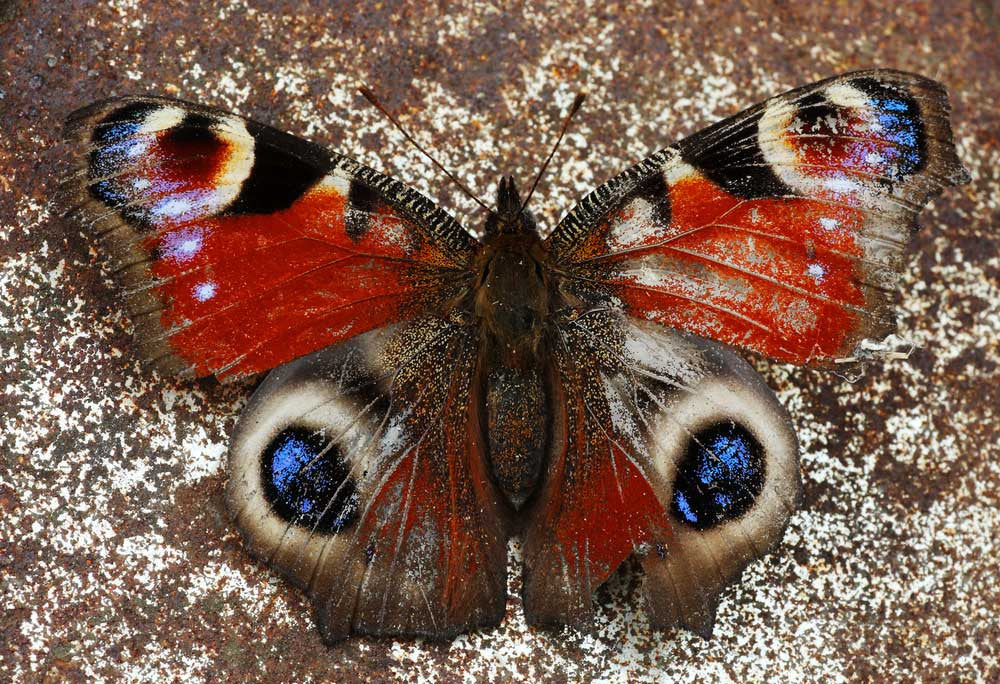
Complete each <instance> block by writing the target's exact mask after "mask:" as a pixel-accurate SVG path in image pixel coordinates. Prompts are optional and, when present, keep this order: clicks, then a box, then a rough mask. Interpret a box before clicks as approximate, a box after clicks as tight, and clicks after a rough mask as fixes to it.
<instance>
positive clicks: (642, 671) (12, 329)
mask: <svg viewBox="0 0 1000 684" xmlns="http://www.w3.org/2000/svg"><path fill="white" fill-rule="evenodd" d="M464 4H465V5H472V6H473V7H471V8H469V9H458V8H457V7H456V8H455V9H454V10H452V9H450V8H449V6H448V5H449V4H448V3H436V7H435V8H434V9H431V8H429V7H428V3H425V2H422V1H417V0H412V1H411V2H403V3H396V2H388V1H377V2H368V3H365V4H364V5H363V7H362V9H357V8H356V7H355V4H354V3H347V2H342V3H333V4H332V5H330V6H327V5H325V4H324V3H320V2H311V3H304V2H284V1H281V0H269V1H267V2H249V1H247V0H231V1H230V2H225V3H220V4H217V5H214V6H210V3H179V2H140V1H139V0H114V1H112V2H89V1H82V0H81V1H75V2H73V3H49V2H27V1H24V2H19V1H16V0H15V1H14V2H0V516H2V517H0V680H3V681H14V682H35V681H63V680H65V681H79V682H93V681H118V680H129V681H149V682H160V681H226V680H230V681H295V682H307V681H327V680H332V681H354V680H361V681H385V680H391V679H394V678H397V677H398V678H403V679H405V680H408V681H442V682H458V681H464V682H475V681H487V680H495V681H501V680H514V681H529V682H533V681H591V680H601V681H614V682H626V681H628V682H636V681H657V682H660V681H674V680H676V681H696V680H698V681H732V682H743V681H775V680H778V681H801V682H817V681H868V680H877V681H894V682H907V681H928V682H930V681H935V682H936V681H959V680H960V681H974V680H977V679H978V680H980V681H993V682H995V681H998V679H1000V664H998V663H1000V653H998V651H1000V645H998V644H1000V622H998V617H997V613H998V610H997V606H998V603H1000V580H998V577H1000V508H998V497H1000V494H998V492H1000V447H998V440H1000V428H998V411H1000V409H998V406H1000V372H998V364H1000V332H998V331H1000V282H998V280H1000V249H998V247H1000V232H998V223H1000V205H998V202H1000V199H998V193H1000V180H998V165H1000V139H998V136H1000V116H998V114H997V111H998V110H997V103H998V102H1000V80H998V76H997V74H998V73H1000V50H998V47H997V46H998V43H1000V17H998V10H997V7H996V3H992V4H991V3H989V2H954V3H953V2H919V3H906V4H900V3H889V2H883V3H869V2H850V3H848V2H839V3H806V2H780V3H775V4H773V5H771V4H765V3H736V2H723V3H718V4H713V3H711V2H698V3H686V2H685V3H680V4H678V5H672V4H669V3H660V2H647V3H643V4H644V5H645V6H642V7H640V6H638V4H636V3H628V4H627V5H625V4H623V5H621V6H616V5H610V4H606V3H593V4H592V5H590V6H589V7H588V6H586V5H574V4H572V3H567V2H564V1H562V0H559V1H554V2H551V3H549V4H547V5H546V4H540V3H539V4H530V5H526V6H520V5H513V4H512V5H511V6H505V5H506V3H504V4H503V6H502V5H501V3H493V2H476V3H464ZM821 6H822V7H826V9H823V10H820V9H818V8H819V7H821ZM56 7H58V9H56ZM872 65H879V66H892V67H897V68H902V69H908V70H913V71H918V72H921V73H924V74H927V75H929V76H932V77H934V78H937V79H939V80H941V81H943V82H944V83H945V84H947V86H948V89H949V90H950V92H951V94H952V97H953V100H954V105H955V111H954V114H953V121H954V125H955V129H956V134H957V140H958V144H959V152H960V155H961V157H962V159H963V160H964V161H965V163H966V165H967V166H968V168H969V169H970V171H971V173H972V176H973V182H972V183H971V184H970V185H968V186H966V187H963V188H959V189H953V190H950V191H948V192H947V193H946V194H945V196H944V197H942V198H940V199H939V200H937V201H936V202H935V203H934V204H933V206H932V207H931V208H930V210H928V211H926V212H925V213H924V214H922V216H921V225H922V226H923V230H922V231H921V232H920V233H919V235H918V237H917V238H916V240H915V243H914V244H913V245H912V247H911V248H910V250H909V251H908V259H907V270H906V275H905V279H904V287H903V291H902V293H901V295H900V297H899V309H900V313H901V335H902V336H903V337H905V338H907V339H909V340H911V341H912V342H913V343H914V345H915V351H914V352H913V354H912V355H911V356H910V358H909V359H908V360H905V361H894V362H891V363H886V364H882V365H879V366H875V367H871V368H870V369H869V371H868V373H867V374H866V375H865V376H864V377H863V378H861V379H860V380H857V381H855V382H848V381H847V380H845V379H843V378H840V377H837V376H836V375H831V374H824V373H819V372H813V371H804V370H799V369H796V368H793V367H790V366H784V365H780V364H767V363H765V362H763V361H760V360H757V365H758V367H759V368H761V370H762V372H763V373H764V374H765V377H766V378H767V380H768V382H769V383H770V384H771V386H772V387H774V388H775V389H776V390H777V392H778V393H779V396H780V398H781V399H782V401H783V402H784V403H785V404H786V405H787V406H788V408H789V409H790V410H791V412H792V415H793V417H794V420H795V423H796V425H797V428H798V430H799V435H800V437H801V441H802V447H803V454H802V461H803V468H804V472H805V481H806V499H805V505H804V506H803V508H802V510H801V511H800V512H799V513H798V514H797V515H795V517H794V518H793V521H792V524H791V527H790V529H789V532H788V534H787V536H786V539H785V541H784V543H783V544H782V545H781V546H780V547H778V549H777V551H776V552H775V553H774V554H772V555H771V556H769V557H768V558H767V559H766V560H765V561H764V562H763V563H759V564H756V565H754V566H753V567H752V568H751V569H750V570H749V571H748V572H747V573H746V576H745V581H744V583H743V584H742V585H740V586H739V587H736V588H734V589H731V590H730V591H729V592H728V593H727V596H726V598H725V599H724V600H723V603H722V607H721V610H720V613H719V621H718V625H717V629H716V635H715V638H714V639H713V640H712V641H710V642H703V641H701V640H700V639H699V638H697V637H695V636H692V635H690V634H687V633H665V634H659V633H654V632H651V631H650V629H649V626H648V623H647V621H646V618H645V617H644V615H643V613H642V610H641V607H640V604H639V601H638V595H637V592H636V580H635V578H634V574H632V573H629V572H626V573H621V574H620V575H619V576H618V577H616V578H614V579H613V580H612V582H611V583H610V587H609V588H608V589H606V590H602V593H601V603H602V608H601V611H600V614H599V616H598V619H597V620H596V622H595V624H594V627H593V630H592V631H591V632H589V633H585V634H584V633H577V632H565V633H551V632H538V631H535V630H531V629H528V628H527V627H526V626H525V624H524V620H523V616H522V613H521V610H520V603H519V599H518V598H516V596H517V593H516V589H517V584H518V582H517V581H515V582H514V585H515V586H514V587H512V588H513V589H514V590H515V591H514V593H513V594H512V596H513V598H511V600H510V602H509V610H508V617H507V620H506V622H505V623H504V625H503V627H502V628H501V629H499V630H496V631H491V632H485V633H475V634H471V635H468V636H465V637H462V638H460V639H458V640H456V641H455V642H454V643H450V644H426V643H420V642H416V643H414V642H393V641H377V640H369V639H357V640H351V641H349V642H347V643H345V644H342V645H340V646H337V647H335V648H326V647H324V646H323V645H322V644H321V643H320V640H319V638H318V636H317V634H316V632H315V631H314V630H313V628H312V626H311V622H310V619H309V615H308V606H307V603H306V601H305V600H304V599H303V597H302V596H301V595H300V594H299V593H297V592H296V591H295V590H294V589H292V588H290V587H289V586H287V585H286V584H285V583H284V582H282V581H280V580H279V579H278V578H277V577H275V576H274V575H273V574H271V573H270V572H268V571H267V570H266V569H265V568H263V567H261V566H259V565H257V564H256V563H254V562H253V561H252V560H250V559H249V557H248V556H247V555H246V553H245V552H244V550H243V547H242V546H241V544H240V541H239V539H238V538H237V535H236V533H235V531H234V529H233V527H232V525H231V524H230V523H229V522H228V520H227V519H226V515H225V513H224V510H223V501H222V486H223V483H224V480H225V472H224V463H223V461H224V456H225V452H226V443H227V435H228V434H229V432H230V430H231V429H232V426H233V422H234V419H235V417H236V415H237V413H238V412H239V410H240V408H241V407H242V406H243V404H244V402H245V401H246V398H247V396H248V394H249V392H250V390H251V388H252V387H251V385H250V384H244V385H238V386H227V387H221V386H219V385H217V384H216V383H214V382H211V381H202V382H196V383H181V382H176V381H171V380H165V379H161V378H157V377H155V376H153V375H152V374H151V373H150V372H149V371H146V370H144V369H143V368H142V367H141V366H140V364H139V363H138V362H137V360H136V357H135V355H134V353H133V351H132V349H131V347H130V339H129V323H128V320H127V319H126V318H125V317H123V315H122V314H121V313H120V310H119V308H118V306H117V305H116V303H115V299H114V293H113V291H112V289H111V287H110V279H109V277H108V273H107V271H106V270H102V266H101V264H102V263H103V262H102V261H101V258H100V255H99V254H98V253H97V251H96V249H95V247H94V243H93V241H92V240H91V239H90V238H89V237H88V236H87V235H85V234H83V233H82V232H81V231H80V229H78V228H77V227H75V226H73V225H69V224H67V223H66V222H65V221H63V220H60V219H59V218H57V217H56V216H55V215H54V213H53V211H52V207H51V205H50V198H51V196H52V190H53V188H54V185H55V179H56V176H57V173H58V172H59V169H60V163H61V159H62V158H64V150H63V149H62V148H61V147H60V145H59V144H58V138H59V130H60V122H61V120H62V119H63V118H64V116H65V115H66V114H67V113H68V112H70V111H71V110H72V109H74V108H76V107H78V106H81V105H83V104H85V103H87V102H89V101H91V100H93V99H96V98H99V97H105V96H109V95H117V94H126V93H140V92H155V93H161V94H169V95H175V96H181V97H185V98H189V99H193V100H198V101H201V102H206V103H211V104H215V105H220V106H223V107H227V108H231V109H234V110H236V111H238V112H240V113H243V114H246V115H250V116H253V117H255V118H258V119H261V120H264V121H268V122H271V123H274V124H275V125H277V126H279V127H282V128H285V129H287V130H289V131H292V132H294V133H298V134H300V135H304V136H308V137H311V138H313V139H314V140H316V141H319V142H322V143H325V144H328V145H330V146H332V147H333V148H335V149H337V150H340V151H344V152H347V153H350V154H353V155H355V156H356V157H358V158H359V159H360V160H362V161H364V162H366V163H368V164H371V165H373V166H375V167H377V168H381V169H385V170H388V171H390V172H392V173H394V174H396V175H398V176H399V177H400V178H401V179H403V180H405V181H407V182H409V183H411V184H413V185H415V186H416V187H417V188H419V189H420V190H422V191H424V192H426V193H428V194H430V195H431V196H434V197H438V198H440V199H441V200H442V201H443V202H444V204H445V205H446V206H447V207H449V208H451V209H453V210H454V211H455V212H456V213H457V215H458V216H459V217H460V218H464V219H467V222H468V223H470V224H473V225H474V224H476V223H478V222H479V221H480V220H481V217H479V216H477V215H476V213H475V212H474V211H473V208H474V207H473V205H472V204H471V203H470V202H469V201H467V200H465V199H464V198H463V197H461V196H460V195H459V194H458V193H457V192H456V191H455V189H454V188H453V187H451V186H449V184H448V183H447V182H446V181H445V180H444V179H443V178H442V177H441V175H440V174H439V173H437V172H435V171H434V170H433V169H432V168H430V167H429V166H428V164H426V163H425V162H424V161H423V160H422V159H421V158H420V157H419V155H418V154H417V153H416V152H415V151H414V150H413V149H412V148H410V147H408V146H406V145H405V144H402V143H401V142H400V136H399V135H398V134H397V133H396V132H394V131H393V130H392V129H391V128H390V126H389V125H388V123H387V122H386V121H385V120H384V119H383V118H381V117H380V116H378V115H377V113H376V112H375V111H374V110H372V109H371V108H370V107H368V106H365V104H364V102H363V100H362V99H361V97H360V96H358V95H356V94H355V91H354V86H355V84H356V83H357V81H358V80H364V81H366V82H368V83H370V84H371V85H372V86H373V87H374V88H375V89H376V90H377V91H378V92H379V93H380V94H381V95H382V96H383V97H384V99H385V101H386V103H387V104H388V106H389V107H390V108H391V109H393V110H395V111H398V112H399V113H400V115H401V117H402V118H403V119H404V120H405V121H406V122H407V123H408V124H409V125H410V126H412V128H413V129H414V130H415V131H417V135H418V137H419V138H420V139H421V140H424V141H426V142H428V143H429V144H430V145H431V146H432V147H433V148H434V149H436V150H438V151H439V154H440V156H441V157H442V158H443V160H444V161H445V162H446V163H447V164H448V165H449V166H451V167H452V168H454V169H455V170H456V172H457V173H458V174H459V175H460V176H461V177H462V178H463V179H464V180H465V181H466V182H468V183H469V184H470V185H471V186H472V187H474V188H477V189H478V190H479V191H480V193H482V194H490V193H491V192H492V188H493V184H494V183H495V182H496V179H497V177H498V176H499V173H500V172H511V173H513V174H514V175H515V176H516V177H518V178H520V179H522V182H524V179H527V178H528V177H529V176H530V175H531V173H532V172H533V171H534V169H535V168H536V167H537V165H538V164H539V162H540V161H541V159H542V157H543V156H544V153H545V151H546V148H547V145H548V141H549V139H550V137H551V135H552V131H553V129H554V128H555V126H556V125H557V121H558V119H559V117H560V116H561V113H562V112H563V111H564V109H565V107H567V106H568V104H569V102H570V101H571V99H572V95H573V93H574V92H575V91H576V90H577V89H579V88H581V87H585V88H587V89H588V90H589V91H590V98H589V100H588V102H587V104H586V106H585V108H584V110H583V112H582V113H581V115H580V116H579V121H578V123H577V125H576V126H575V128H574V130H573V132H572V133H571V134H570V135H569V140H568V143H569V144H568V145H566V147H565V149H564V150H563V151H562V152H561V153H560V155H559V157H558V160H557V163H556V165H555V167H554V168H553V170H552V172H551V173H550V175H549V177H548V180H547V181H546V182H544V183H543V184H542V186H541V188H540V192H539V196H538V198H537V199H538V200H539V201H538V206H539V208H541V209H542V210H541V214H542V216H543V218H544V219H545V220H546V221H547V222H548V224H549V225H551V224H552V223H553V222H554V221H555V220H556V219H557V218H558V216H559V215H560V214H561V213H562V212H564V211H565V210H567V209H568V208H569V206H570V203H571V201H572V199H573V198H574V197H577V196H579V195H581V194H582V193H583V192H584V191H585V190H586V189H587V188H588V187H590V186H592V185H594V184H596V183H597V182H599V181H601V180H602V179H604V178H606V177H608V176H609V175H611V174H612V173H614V172H616V171H618V170H619V169H621V168H623V167H624V166H625V165H626V164H628V163H630V162H631V161H632V160H635V159H638V158H639V157H641V156H643V155H645V154H646V153H648V152H650V151H652V150H654V149H656V148H659V147H661V146H663V145H665V144H667V143H669V142H671V141H673V140H675V139H676V138H678V137H680V136H683V135H685V134H687V133H690V132H692V131H694V130H696V129H697V128H699V127H701V126H704V125H706V124H708V123H710V122H712V121H714V120H716V119H718V118H720V117H723V116H726V115H728V114H730V113H733V112H735V111H736V110H737V109H739V108H742V107H743V106H745V105H748V104H750V103H752V102H754V101H757V100H759V99H761V98H763V97H765V96H767V95H770V94H774V93H777V92H779V91H781V90H783V89H785V88H786V87H791V86H794V85H797V84H799V83H804V82H807V81H811V80H814V79H817V78H820V77H824V76H827V75H830V74H832V73H836V72H840V71H845V70H849V69H854V68H859V67H867V66H872Z"/></svg>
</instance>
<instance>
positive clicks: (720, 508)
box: [671, 421, 764, 530]
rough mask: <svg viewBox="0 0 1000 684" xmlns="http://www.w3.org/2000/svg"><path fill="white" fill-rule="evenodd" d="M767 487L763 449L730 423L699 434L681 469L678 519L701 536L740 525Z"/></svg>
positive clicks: (676, 506)
mask: <svg viewBox="0 0 1000 684" xmlns="http://www.w3.org/2000/svg"><path fill="white" fill-rule="evenodd" d="M763 487H764V447H762V446H761V444H760V442H758V441H757V439H756V438H755V437H754V436H753V435H752V434H751V433H750V431H749V430H747V429H746V428H745V427H743V426H742V425H739V424H738V423H735V422H732V421H729V422H724V423H717V424H716V425H713V426H711V427H708V428H706V429H704V430H702V431H700V432H698V433H697V434H696V435H695V436H694V438H693V439H692V440H691V442H690V444H689V445H688V450H687V453H686V454H685V455H684V458H683V459H682V460H681V462H680V464H679V466H678V469H677V478H676V479H675V481H674V496H673V502H672V506H671V508H672V509H673V514H674V517H675V518H677V519H678V520H680V521H682V522H684V523H687V524H688V525H690V526H692V527H694V528H695V529H698V530H706V529H709V528H711V527H714V526H715V525H718V524H719V523H722V522H728V521H730V520H735V519H736V518H739V517H740V516H741V515H743V514H744V513H746V512H747V511H749V510H750V508H751V507H753V503H754V501H756V500H757V497H758V496H759V495H760V492H761V489H763Z"/></svg>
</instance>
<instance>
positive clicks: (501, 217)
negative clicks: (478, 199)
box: [484, 176, 538, 237]
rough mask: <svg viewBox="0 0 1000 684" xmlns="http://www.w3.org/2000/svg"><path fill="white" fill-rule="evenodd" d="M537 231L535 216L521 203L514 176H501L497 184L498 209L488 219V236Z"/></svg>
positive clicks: (485, 230)
mask: <svg viewBox="0 0 1000 684" xmlns="http://www.w3.org/2000/svg"><path fill="white" fill-rule="evenodd" d="M537 231H538V227H537V224H536V223H535V218H534V217H533V216H532V215H531V214H530V213H529V212H528V211H527V210H526V209H525V208H524V205H523V204H522V203H521V194H520V193H519V192H518V191H517V185H516V184H515V183H514V177H513V176H506V177H501V178H500V182H499V183H498V184H497V204H496V209H494V210H493V211H491V212H490V215H489V217H488V218H487V219H486V227H485V229H484V232H485V233H486V236H487V237H490V236H492V235H517V234H524V233H528V234H536V233H537Z"/></svg>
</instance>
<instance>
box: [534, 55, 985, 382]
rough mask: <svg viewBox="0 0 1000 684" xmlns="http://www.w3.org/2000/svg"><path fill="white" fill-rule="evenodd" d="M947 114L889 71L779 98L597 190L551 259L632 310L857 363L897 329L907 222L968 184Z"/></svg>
mask: <svg viewBox="0 0 1000 684" xmlns="http://www.w3.org/2000/svg"><path fill="white" fill-rule="evenodd" d="M948 111H949V107H948V101H947V96H946V94H945V91H944V89H943V88H942V87H941V86H940V85H939V84H937V83H935V82H933V81H930V80H928V79H925V78H922V77H920V76H916V75H913V74H907V73H903V72H898V71H888V70H875V71H867V72H856V73H851V74H845V75H842V76H837V77H834V78H831V79H828V80H826V81H821V82H819V83H816V84H813V85H810V86H806V87H803V88H799V89H797V90H793V91H791V92H789V93H786V94H784V95H780V96H778V97H775V98H772V99H770V100H768V101H766V102H764V103H762V104H759V105H757V106H755V107H752V108H750V109H748V110H746V111H744V112H742V113H740V114H737V115H736V116H734V117H732V118H730V119H727V120H725V121H722V122H719V123H717V124H715V125H714V126H711V127H710V128H708V129H706V130H704V131H701V132H700V133H697V134H695V135H693V136H692V137H690V138H687V139H685V140H684V141H682V142H681V143H679V144H678V145H676V146H675V147H670V148H666V149H664V150H662V151H660V152H658V153H656V154H655V155H653V156H651V157H650V158H648V159H646V160H644V161H642V162H640V163H639V164H637V165H636V166H634V167H632V168H631V169H628V170H627V171H625V172H623V173H622V174H621V175H619V176H618V177H616V178H614V179H612V180H611V181H609V182H608V183H606V184H604V185H602V186H600V187H598V188H597V189H596V190H594V191H593V192H592V193H591V194H590V195H588V196H587V197H585V198H584V199H583V200H582V201H581V202H580V204H579V205H578V206H577V207H576V208H574V209H573V211H572V212H570V213H569V214H568V215H567V216H566V217H565V218H564V219H563V220H562V221H561V222H560V224H559V226H558V227H557V228H556V230H555V231H554V232H553V234H552V235H551V236H550V237H549V239H548V242H547V244H548V247H549V250H550V253H551V254H552V256H553V259H554V261H555V262H557V263H558V264H559V270H560V271H561V273H562V275H563V277H564V278H566V279H569V280H574V281H577V282H578V283H579V282H587V283H600V284H603V285H605V286H607V287H609V288H610V289H611V290H612V291H613V292H614V293H615V294H616V296H617V297H618V298H619V300H620V302H621V305H622V306H624V308H625V309H626V310H628V311H629V312H631V313H633V314H634V315H636V316H639V317H643V318H646V319H649V320H653V321H656V322H659V323H662V324H665V325H668V326H671V327H674V328H678V329H683V330H688V331H690V332H694V333H696V334H698V335H702V336H705V337H711V338H714V339H717V340H720V341H723V342H727V343H730V344H734V345H738V346H741V347H745V348H748V349H752V350H755V351H758V352H762V353H764V354H767V355H769V356H771V357H773V358H777V359H781V360H785V361H791V362H795V363H810V362H815V363H818V364H828V363H831V362H834V361H836V360H838V359H842V358H850V357H856V356H858V355H859V353H860V350H859V344H860V343H861V341H862V340H864V339H867V338H875V339H881V338H883V337H885V336H886V335H887V334H889V333H890V332H892V331H893V330H894V329H895V320H894V316H893V312H892V306H891V304H892V302H891V297H892V293H893V291H894V290H895V289H896V284H897V281H898V277H899V272H900V269H901V267H902V254H903V249H904V247H905V245H906V243H907V241H908V240H909V238H910V236H911V234H912V232H913V230H914V229H915V226H916V216H917V213H918V212H919V211H920V210H921V209H922V208H923V206H924V205H925V204H926V203H927V202H928V201H929V200H930V198H932V197H933V196H935V195H937V194H939V193H940V192H941V190H942V188H944V187H946V186H949V185H955V184H958V183H963V182H965V181H967V179H968V176H967V173H966V171H965V170H964V169H963V168H962V166H961V164H960V162H959V161H958V158H957V157H956V155H955V149H954V145H953V143H952V134H951V130H950V127H949V122H948ZM568 287H573V285H569V286H568Z"/></svg>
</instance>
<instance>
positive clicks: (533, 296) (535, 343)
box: [474, 230, 549, 509]
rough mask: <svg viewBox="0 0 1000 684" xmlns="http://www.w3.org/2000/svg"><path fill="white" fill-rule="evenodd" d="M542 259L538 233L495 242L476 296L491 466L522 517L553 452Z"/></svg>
mask: <svg viewBox="0 0 1000 684" xmlns="http://www.w3.org/2000/svg"><path fill="white" fill-rule="evenodd" d="M544 258H545V257H544V253H543V252H542V250H541V245H540V243H539V240H538V237H537V234H536V233H534V231H528V230H523V231H511V232H504V233H497V234H494V235H492V236H491V237H490V238H489V239H488V240H487V243H486V245H484V249H483V253H482V256H481V258H480V262H479V267H480V271H479V277H478V279H477V286H476V292H475V304H474V305H475V312H476V317H477V319H478V320H479V324H480V331H481V339H480V355H481V356H480V372H479V382H480V383H481V386H482V389H483V392H482V397H483V402H484V404H485V405H484V406H483V413H482V415H483V422H484V425H483V431H484V432H485V434H486V444H487V446H488V455H489V463H490V466H491V470H492V474H493V478H494V480H495V482H496V483H497V485H498V487H499V488H500V490H501V491H502V492H503V494H504V495H505V497H506V498H507V501H508V502H509V503H510V504H511V505H512V506H514V508H516V509H520V508H521V506H523V504H524V502H525V501H526V500H527V499H528V498H529V497H530V496H531V494H532V492H533V491H534V490H535V489H536V488H537V486H538V478H539V473H540V472H541V468H542V464H543V461H544V454H545V449H546V444H547V433H548V422H549V415H548V414H549V409H548V405H549V397H548V394H547V390H546V386H547V382H546V377H547V375H546V373H547V365H546V359H547V357H548V354H547V350H546V348H545V337H544V325H545V321H546V320H547V319H548V309H549V294H548V292H549V284H548V282H547V277H546V275H545V269H544V267H543V266H542V262H543V261H544Z"/></svg>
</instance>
